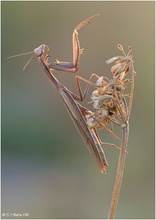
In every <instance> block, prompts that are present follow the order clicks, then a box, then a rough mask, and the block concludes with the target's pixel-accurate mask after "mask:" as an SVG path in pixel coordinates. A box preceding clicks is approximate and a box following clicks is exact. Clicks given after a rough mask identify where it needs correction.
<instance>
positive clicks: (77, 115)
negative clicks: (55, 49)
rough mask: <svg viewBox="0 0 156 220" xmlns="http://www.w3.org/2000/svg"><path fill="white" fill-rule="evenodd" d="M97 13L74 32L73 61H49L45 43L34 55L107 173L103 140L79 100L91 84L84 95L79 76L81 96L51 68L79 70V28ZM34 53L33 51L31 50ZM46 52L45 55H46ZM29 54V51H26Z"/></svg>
mask: <svg viewBox="0 0 156 220" xmlns="http://www.w3.org/2000/svg"><path fill="white" fill-rule="evenodd" d="M95 16H97V15H94V16H92V17H90V18H88V19H87V20H85V21H83V22H81V23H80V24H79V25H78V26H77V27H76V28H75V29H74V32H73V62H60V61H56V62H51V63H48V58H49V47H48V46H47V45H45V44H42V45H40V46H39V47H38V48H35V49H34V51H33V53H34V55H33V56H37V57H38V62H39V63H40V64H41V66H42V68H43V70H44V72H45V73H46V75H47V76H48V78H49V79H50V81H51V83H52V84H53V86H54V88H55V89H56V90H57V91H58V92H59V93H60V95H61V97H62V99H63V102H64V104H65V106H66V108H67V110H68V112H69V115H70V116H71V118H72V120H73V122H74V124H75V127H76V128H77V130H78V132H79V134H80V136H81V137H82V139H83V140H84V142H85V144H86V146H87V148H88V150H89V151H90V153H91V155H92V156H93V157H94V158H95V160H96V162H97V164H98V166H99V168H100V170H101V172H102V173H106V169H105V168H106V167H107V166H108V163H107V160H106V156H105V153H104V151H103V148H102V146H101V143H100V142H101V141H100V139H99V137H98V135H97V133H96V131H95V130H94V129H90V127H89V126H88V125H87V120H86V115H88V113H90V111H89V110H88V109H87V108H85V107H83V106H82V105H80V103H78V101H83V100H84V99H85V97H86V94H87V92H88V89H89V86H90V84H88V85H87V86H86V89H85V91H84V93H83V95H82V93H81V88H80V85H79V81H78V78H77V83H78V90H79V94H80V96H77V95H76V94H74V93H72V92H71V91H70V90H68V89H67V88H66V87H65V86H64V85H63V84H61V83H60V82H59V81H58V80H57V79H56V78H55V76H54V75H53V74H52V72H51V70H60V71H67V72H72V73H75V72H77V70H78V67H79V59H80V54H81V53H82V51H83V50H82V49H81V48H80V43H79V39H78V32H77V31H78V30H79V29H80V28H81V27H82V26H84V25H85V24H88V23H90V20H91V19H92V18H94V17H95ZM29 53H32V52H29ZM44 53H45V56H44ZM25 54H28V53H25ZM25 54H18V55H14V56H11V57H8V58H12V57H15V56H21V55H25ZM33 56H32V57H31V58H30V59H29V61H28V62H27V64H28V63H29V62H30V60H31V59H32V58H33ZM27 64H26V65H25V66H24V68H23V70H24V69H25V67H26V66H27Z"/></svg>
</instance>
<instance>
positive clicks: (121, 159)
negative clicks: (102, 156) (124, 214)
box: [108, 121, 129, 219]
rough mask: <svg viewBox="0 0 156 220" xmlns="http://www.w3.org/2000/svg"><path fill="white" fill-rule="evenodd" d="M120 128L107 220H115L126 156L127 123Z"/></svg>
mask: <svg viewBox="0 0 156 220" xmlns="http://www.w3.org/2000/svg"><path fill="white" fill-rule="evenodd" d="M121 127H122V143H121V150H120V154H119V160H118V167H117V173H116V179H115V183H114V190H113V195H112V200H111V205H110V209H109V214H108V219H114V218H115V213H116V209H117V205H118V200H119V195H120V189H121V184H122V179H123V173H124V166H125V160H126V154H127V144H128V137H129V123H128V121H127V122H126V123H123V126H121Z"/></svg>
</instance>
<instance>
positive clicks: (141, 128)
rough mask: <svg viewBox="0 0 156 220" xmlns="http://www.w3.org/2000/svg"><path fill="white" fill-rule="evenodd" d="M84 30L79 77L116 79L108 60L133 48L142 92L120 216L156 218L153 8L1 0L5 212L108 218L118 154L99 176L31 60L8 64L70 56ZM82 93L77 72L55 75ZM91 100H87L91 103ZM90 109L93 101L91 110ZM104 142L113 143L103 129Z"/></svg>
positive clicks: (107, 149)
mask: <svg viewBox="0 0 156 220" xmlns="http://www.w3.org/2000/svg"><path fill="white" fill-rule="evenodd" d="M97 13H99V14H100V17H97V18H95V19H94V20H92V24H91V25H87V26H85V27H83V28H82V29H81V30H80V31H79V39H80V43H81V47H82V48H83V47H84V48H85V49H84V53H83V55H82V56H81V60H80V68H79V72H78V73H77V74H79V75H80V76H82V77H84V78H86V79H88V78H89V76H90V74H91V73H94V72H95V73H97V74H99V75H106V76H108V77H111V75H110V66H108V65H107V64H106V63H105V61H106V60H107V59H108V58H111V57H113V56H115V55H121V52H120V51H119V50H118V49H117V47H116V45H117V44H118V43H121V44H122V45H123V46H124V48H125V50H126V51H127V47H128V46H129V45H131V46H132V47H133V52H132V54H134V61H135V70H136V72H137V76H136V79H135V80H136V81H135V94H134V102H133V108H132V114H131V119H130V137H129V146H128V155H127V160H126V166H125V175H124V179H123V184H122V189H121V195H120V200H119V205H118V210H117V214H116V218H124V219H125V218H140V219H143V218H154V156H155V153H154V2H133V1H132V2H2V212H7V213H29V218H44V219H46V218H106V217H107V214H108V209H109V205H110V201H111V196H112V190H113V184H114V178H115V173H116V167H117V160H118V151H117V150H115V149H113V148H110V147H107V146H104V150H105V153H106V155H107V160H108V162H109V167H108V169H107V174H106V175H102V174H101V173H100V171H99V169H98V167H97V166H96V163H95V161H94V160H93V158H92V157H91V156H90V154H89V153H88V151H87V148H86V147H85V144H84V143H83V141H82V140H81V138H80V136H79V134H78V133H77V131H76V129H75V127H74V125H73V123H72V121H71V119H70V117H69V115H68V113H67V111H66V109H65V106H64V104H63V102H62V99H61V98H60V96H59V94H58V93H57V92H56V91H55V90H54V88H53V87H52V86H51V84H50V82H49V80H48V79H47V77H46V76H45V74H44V72H43V70H42V68H41V67H40V65H39V64H38V62H37V59H36V58H34V59H33V61H31V63H30V64H29V65H28V67H27V68H26V70H25V72H23V71H22V68H23V66H24V65H25V63H26V62H27V60H28V59H29V56H24V57H19V58H14V59H12V60H6V58H7V57H8V56H10V55H13V54H18V53H23V52H27V51H31V50H33V49H34V48H35V47H37V46H39V45H40V44H42V43H45V44H47V45H49V47H50V54H51V57H50V60H53V61H55V59H58V60H62V61H71V60H72V44H71V42H72V41H71V40H72V39H71V38H72V31H73V29H74V27H75V26H76V25H77V24H79V23H80V22H81V21H83V20H85V19H86V18H88V17H90V16H92V15H94V14H97ZM54 74H55V76H56V77H57V78H58V79H59V80H60V81H61V82H62V83H63V84H64V85H66V86H67V87H68V88H69V89H70V90H72V91H73V92H75V93H77V89H76V84H75V75H74V74H73V75H72V74H70V73H63V72H59V71H55V72H54ZM89 100H90V95H89V96H88V98H87V100H86V102H85V104H86V106H89V105H88V101H89ZM90 107H91V105H90ZM100 134H101V139H102V140H103V141H104V140H106V141H110V142H114V138H113V137H111V136H110V135H109V134H108V133H107V132H106V131H104V130H103V131H102V132H101V133H100Z"/></svg>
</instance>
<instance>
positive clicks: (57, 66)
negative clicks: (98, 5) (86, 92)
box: [46, 14, 99, 73]
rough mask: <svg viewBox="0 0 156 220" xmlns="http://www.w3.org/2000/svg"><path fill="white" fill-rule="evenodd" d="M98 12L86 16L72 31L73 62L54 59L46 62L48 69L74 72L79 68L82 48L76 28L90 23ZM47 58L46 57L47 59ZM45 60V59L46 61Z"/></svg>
mask: <svg viewBox="0 0 156 220" xmlns="http://www.w3.org/2000/svg"><path fill="white" fill-rule="evenodd" d="M98 15H99V14H96V15H93V16H92V17H90V18H88V19H87V20H85V21H83V22H81V23H80V24H79V25H78V26H76V28H75V29H74V31H73V37H72V44H73V62H61V61H58V60H56V62H50V63H47V67H48V68H49V69H50V70H60V71H65V72H71V73H76V72H77V71H78V68H79V60H80V54H82V52H83V49H81V48H80V42H79V39H78V32H77V31H78V30H79V29H80V28H81V27H83V26H84V25H86V24H89V23H90V20H91V19H92V18H94V17H96V16H98ZM47 60H48V59H47ZM47 60H46V61H47Z"/></svg>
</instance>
